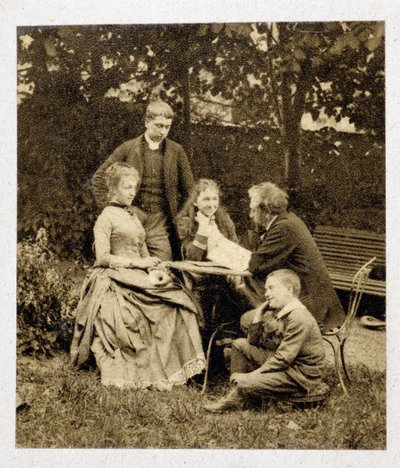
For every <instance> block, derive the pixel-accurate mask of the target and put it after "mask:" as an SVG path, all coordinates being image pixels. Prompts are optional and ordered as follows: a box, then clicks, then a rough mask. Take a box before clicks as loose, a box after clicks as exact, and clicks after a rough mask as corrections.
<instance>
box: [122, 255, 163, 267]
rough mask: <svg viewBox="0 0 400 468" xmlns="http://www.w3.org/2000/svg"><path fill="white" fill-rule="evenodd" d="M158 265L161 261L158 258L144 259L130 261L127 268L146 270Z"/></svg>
mask: <svg viewBox="0 0 400 468" xmlns="http://www.w3.org/2000/svg"><path fill="white" fill-rule="evenodd" d="M159 263H161V260H160V259H159V258H158V257H144V258H138V259H135V260H131V262H130V265H129V268H141V269H142V270H146V269H147V268H154V267H155V266H157V265H158V264H159Z"/></svg>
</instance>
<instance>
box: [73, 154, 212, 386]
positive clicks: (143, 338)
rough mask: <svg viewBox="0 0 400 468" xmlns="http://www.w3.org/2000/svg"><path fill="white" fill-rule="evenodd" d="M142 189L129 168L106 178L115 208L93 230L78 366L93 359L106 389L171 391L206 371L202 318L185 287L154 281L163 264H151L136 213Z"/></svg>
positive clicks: (76, 347) (112, 170)
mask: <svg viewBox="0 0 400 468" xmlns="http://www.w3.org/2000/svg"><path fill="white" fill-rule="evenodd" d="M138 181H139V175H138V172H137V171H136V169H134V168H133V167H130V166H129V165H127V164H125V163H114V164H113V165H111V166H110V167H109V168H108V169H107V171H106V182H107V187H108V190H109V200H110V202H109V205H108V206H107V207H106V208H104V210H103V212H102V213H101V214H100V216H99V218H98V219H97V221H96V224H95V226H94V239H95V249H96V263H95V265H94V267H93V268H92V269H91V271H90V272H89V274H88V276H87V278H86V280H85V282H84V284H83V287H82V294H81V300H80V303H79V305H78V309H77V316H76V325H75V332H74V337H73V342H72V345H71V361H72V363H73V364H74V365H77V366H81V365H82V364H83V363H85V362H86V361H87V360H88V358H89V355H90V352H92V353H93V354H94V357H95V359H96V363H97V366H98V367H99V369H100V373H101V381H102V383H103V384H104V385H115V386H117V387H133V388H156V389H159V390H170V389H171V388H172V387H173V386H174V385H182V384H185V383H186V382H187V380H188V379H189V378H191V377H193V376H194V375H196V374H199V373H201V372H202V371H203V370H204V367H205V358H204V353H203V349H202V341H201V336H200V332H199V327H198V320H197V314H198V312H199V311H198V308H197V307H196V305H195V303H194V302H193V300H192V299H191V298H190V297H189V296H188V295H187V294H186V293H185V292H184V291H183V290H182V288H181V287H180V286H178V285H176V284H174V283H173V282H172V281H170V282H165V283H164V284H159V283H157V281H158V278H159V275H152V273H155V270H152V269H154V268H155V267H156V266H157V265H158V264H159V263H160V260H159V259H158V258H156V257H150V256H149V253H148V250H147V247H146V243H145V237H146V234H145V231H144V229H143V226H142V224H141V223H140V221H139V219H138V217H137V215H136V214H135V211H134V208H133V207H132V206H131V203H132V200H133V198H134V196H135V193H136V188H137V184H138ZM148 270H151V271H149V272H148ZM154 277H155V278H156V279H155V280H153V281H152V279H153V278H154Z"/></svg>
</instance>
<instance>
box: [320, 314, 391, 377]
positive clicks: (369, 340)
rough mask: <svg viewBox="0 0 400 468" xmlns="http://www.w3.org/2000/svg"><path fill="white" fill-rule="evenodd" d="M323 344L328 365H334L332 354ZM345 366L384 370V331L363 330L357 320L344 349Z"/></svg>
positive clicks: (326, 344) (327, 345) (326, 345)
mask: <svg viewBox="0 0 400 468" xmlns="http://www.w3.org/2000/svg"><path fill="white" fill-rule="evenodd" d="M324 343H325V350H326V359H327V362H328V365H334V360H333V352H332V349H331V347H330V346H329V344H328V343H326V342H324ZM344 354H345V359H346V364H347V366H349V367H352V366H357V365H364V366H367V367H368V368H369V369H371V370H379V371H382V372H383V371H385V370H386V330H372V329H368V328H364V327H363V326H362V325H361V323H360V320H359V319H357V320H356V321H355V323H354V325H353V328H352V329H351V332H350V336H349V338H348V339H347V341H346V344H345V347H344Z"/></svg>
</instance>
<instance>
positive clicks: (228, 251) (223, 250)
mask: <svg viewBox="0 0 400 468" xmlns="http://www.w3.org/2000/svg"><path fill="white" fill-rule="evenodd" d="M250 256H251V252H250V250H247V249H245V248H244V247H242V246H240V245H239V244H236V242H232V241H230V240H229V239H227V238H226V237H223V236H221V237H220V238H219V239H218V242H217V244H216V245H215V247H213V248H212V249H210V250H209V251H208V252H207V259H208V260H211V261H213V262H215V263H218V264H219V265H222V266H225V267H227V268H231V269H232V270H241V271H245V270H247V269H248V267H249V261H250Z"/></svg>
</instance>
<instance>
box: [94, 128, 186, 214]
mask: <svg viewBox="0 0 400 468" xmlns="http://www.w3.org/2000/svg"><path fill="white" fill-rule="evenodd" d="M145 144H147V143H146V140H145V138H144V135H140V136H139V137H137V138H134V139H133V140H128V141H126V142H125V143H122V145H120V146H118V148H116V150H115V151H114V152H113V153H112V154H111V156H110V157H109V158H108V159H106V161H104V162H103V164H102V165H101V166H100V167H99V168H98V169H97V171H96V173H95V174H94V176H93V179H92V188H93V195H94V197H95V199H96V202H97V205H98V206H99V208H104V207H105V206H106V205H107V203H108V202H107V186H106V183H105V179H104V172H105V170H106V169H107V168H108V167H109V166H111V164H113V163H115V162H126V163H127V164H129V165H130V166H133V167H134V168H135V169H136V170H137V171H138V172H139V175H140V177H142V174H143V169H144V163H145V161H144V150H145V147H144V145H145ZM161 152H162V153H163V176H164V187H165V196H166V198H167V200H168V207H169V211H170V213H169V215H170V217H171V219H173V218H174V217H175V216H176V214H177V212H178V209H179V208H180V206H181V204H182V203H183V202H184V201H185V199H186V198H187V196H188V194H189V192H190V191H191V190H192V188H193V185H194V181H193V174H192V171H191V169H190V165H189V161H188V158H187V156H186V153H185V151H184V149H183V148H182V146H181V145H179V144H178V143H175V142H174V141H172V140H169V139H166V140H164V141H163V142H162V144H161ZM139 191H140V183H139V186H138V187H137V193H138V192H139ZM133 204H135V201H133Z"/></svg>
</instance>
